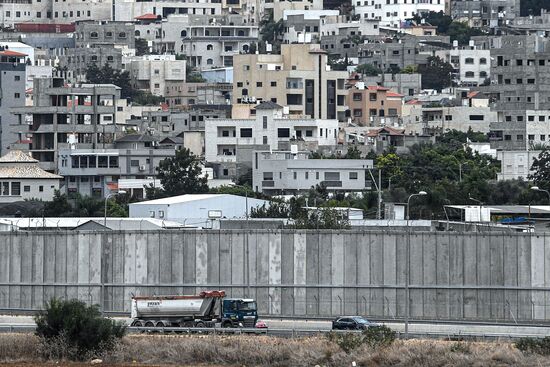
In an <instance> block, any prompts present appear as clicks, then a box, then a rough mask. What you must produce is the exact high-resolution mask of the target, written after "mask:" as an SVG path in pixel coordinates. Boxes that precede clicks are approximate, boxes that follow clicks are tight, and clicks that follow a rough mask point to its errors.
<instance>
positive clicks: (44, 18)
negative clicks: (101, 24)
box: [0, 0, 113, 28]
mask: <svg viewBox="0 0 550 367" xmlns="http://www.w3.org/2000/svg"><path fill="white" fill-rule="evenodd" d="M112 5H113V1H112V0H65V1H58V0H40V1H32V0H9V1H3V2H2V3H0V22H1V23H2V25H3V26H4V27H11V28H14V27H15V25H16V24H17V23H36V24H51V23H57V24H63V23H73V22H78V21H82V20H97V21H99V20H111V16H112Z"/></svg>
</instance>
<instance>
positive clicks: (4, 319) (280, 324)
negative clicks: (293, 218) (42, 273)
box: [0, 316, 550, 337]
mask: <svg viewBox="0 0 550 367" xmlns="http://www.w3.org/2000/svg"><path fill="white" fill-rule="evenodd" d="M117 319H118V320H123V321H125V322H126V323H127V324H130V321H131V319H129V318H117ZM264 321H265V322H266V323H267V324H268V326H269V329H270V330H285V329H286V330H288V329H297V330H309V331H317V330H319V331H328V330H330V329H331V323H330V321H321V320H284V319H283V320H280V319H264ZM10 325H11V326H27V327H29V328H31V327H32V326H34V321H33V319H32V317H30V316H0V329H2V328H5V327H9V326H10ZM385 325H387V326H389V327H390V328H392V329H393V330H395V331H397V332H403V331H404V324H403V323H394V322H388V323H385ZM409 332H410V333H411V334H413V335H421V334H424V335H434V336H437V335H440V336H446V335H448V336H456V335H465V336H468V335H478V336H483V335H486V336H491V337H498V336H502V337H508V336H510V337H521V336H534V337H535V336H536V337H544V336H547V335H550V327H540V326H510V325H479V324H459V325H457V324H439V323H438V324H428V323H411V324H410V325H409Z"/></svg>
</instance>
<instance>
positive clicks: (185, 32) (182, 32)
mask: <svg viewBox="0 0 550 367" xmlns="http://www.w3.org/2000/svg"><path fill="white" fill-rule="evenodd" d="M180 35H181V36H182V37H187V31H186V30H185V29H184V30H183V31H181V33H180Z"/></svg>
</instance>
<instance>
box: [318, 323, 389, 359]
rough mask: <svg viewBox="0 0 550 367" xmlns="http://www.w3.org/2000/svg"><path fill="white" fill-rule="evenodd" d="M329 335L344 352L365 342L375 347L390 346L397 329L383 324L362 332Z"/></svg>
mask: <svg viewBox="0 0 550 367" xmlns="http://www.w3.org/2000/svg"><path fill="white" fill-rule="evenodd" d="M327 337H328V339H329V340H330V341H331V342H333V343H336V344H337V345H338V346H339V347H340V348H341V349H342V350H343V351H344V352H346V353H350V352H351V351H352V350H354V349H356V348H358V347H360V346H361V345H363V344H367V345H368V346H369V347H371V348H373V349H376V348H379V347H386V346H389V345H391V344H392V343H393V342H394V341H395V331H393V330H392V329H390V328H389V327H387V326H384V325H382V326H371V327H369V328H366V329H365V330H363V332H362V333H360V334H358V333H334V332H331V333H328V334H327Z"/></svg>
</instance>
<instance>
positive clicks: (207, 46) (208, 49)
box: [206, 45, 214, 51]
mask: <svg viewBox="0 0 550 367" xmlns="http://www.w3.org/2000/svg"><path fill="white" fill-rule="evenodd" d="M213 49H214V46H212V45H206V50H207V51H212V50H213Z"/></svg>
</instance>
